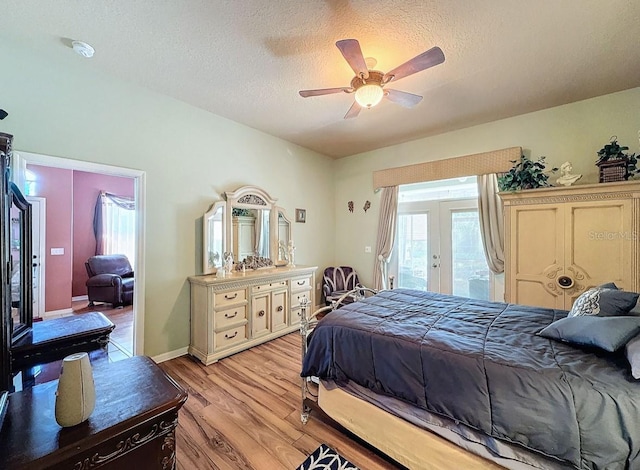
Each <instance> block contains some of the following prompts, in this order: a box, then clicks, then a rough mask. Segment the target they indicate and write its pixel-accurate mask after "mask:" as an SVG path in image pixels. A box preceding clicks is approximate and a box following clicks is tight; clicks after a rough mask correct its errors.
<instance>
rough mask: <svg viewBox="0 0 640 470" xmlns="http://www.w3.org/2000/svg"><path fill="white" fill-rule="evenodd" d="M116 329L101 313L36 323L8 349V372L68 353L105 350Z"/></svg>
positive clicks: (45, 361) (54, 359) (56, 358)
mask: <svg viewBox="0 0 640 470" xmlns="http://www.w3.org/2000/svg"><path fill="white" fill-rule="evenodd" d="M115 327H116V326H115V325H114V324H113V323H112V322H111V321H110V320H109V319H108V318H107V317H105V316H104V315H103V314H102V313H100V312H88V313H83V314H81V315H71V316H68V317H62V318H56V319H54V320H47V321H42V322H36V323H34V324H33V326H32V328H31V331H30V332H29V333H27V334H26V335H25V336H23V337H22V338H21V339H20V340H19V341H18V342H17V343H16V344H15V345H14V346H13V348H12V349H11V358H12V363H11V369H12V371H13V372H14V373H15V372H17V371H19V370H22V369H24V368H26V367H31V366H34V365H37V364H44V363H47V362H51V361H56V360H59V359H62V358H64V357H65V356H68V355H69V354H73V353H77V352H89V351H92V350H94V349H98V348H104V347H105V346H106V345H107V343H108V342H109V335H110V334H111V332H112V331H113V329H114V328H115Z"/></svg>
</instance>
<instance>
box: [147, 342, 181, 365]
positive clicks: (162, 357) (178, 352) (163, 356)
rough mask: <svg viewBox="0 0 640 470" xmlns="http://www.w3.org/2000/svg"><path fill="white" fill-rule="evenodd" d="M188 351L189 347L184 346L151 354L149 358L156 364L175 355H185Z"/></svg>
mask: <svg viewBox="0 0 640 470" xmlns="http://www.w3.org/2000/svg"><path fill="white" fill-rule="evenodd" d="M188 353H189V347H188V346H185V347H184V348H180V349H175V350H173V351H169V352H166V353H163V354H158V355H157V356H153V357H152V358H151V359H153V360H154V362H155V363H156V364H160V363H161V362H165V361H170V360H171V359H175V358H176V357H180V356H185V355H186V354H188Z"/></svg>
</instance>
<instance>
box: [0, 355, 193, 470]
mask: <svg viewBox="0 0 640 470" xmlns="http://www.w3.org/2000/svg"><path fill="white" fill-rule="evenodd" d="M94 380H95V386H96V407H95V410H94V411H93V413H92V414H91V416H90V417H89V419H88V420H87V421H85V422H84V423H81V424H79V425H77V426H74V427H71V428H61V427H60V426H59V425H58V424H57V423H56V420H55V391H56V388H57V381H53V382H48V383H45V384H41V385H36V386H35V387H32V388H29V389H26V390H24V391H22V392H17V393H12V394H11V395H9V405H8V407H7V412H6V416H5V419H4V424H3V426H2V432H1V433H0V456H2V457H1V460H2V461H1V462H0V466H1V467H2V468H6V469H29V470H37V469H53V468H56V469H65V468H68V469H77V470H83V469H89V468H104V469H123V468H134V469H137V470H142V469H172V468H175V461H176V460H175V455H176V454H175V452H176V439H175V428H176V426H177V423H178V411H179V410H180V408H181V407H182V405H183V404H184V402H185V401H186V400H187V392H186V391H185V390H184V389H183V388H182V387H181V386H180V385H178V384H177V383H176V382H175V381H174V380H173V379H171V378H170V377H169V376H168V375H166V374H165V373H164V372H163V371H162V370H161V369H160V368H159V367H158V366H157V365H156V364H155V363H154V362H153V361H152V360H151V359H149V358H147V357H143V356H136V357H132V358H129V359H125V360H123V361H118V362H113V363H105V364H101V365H100V366H96V367H94Z"/></svg>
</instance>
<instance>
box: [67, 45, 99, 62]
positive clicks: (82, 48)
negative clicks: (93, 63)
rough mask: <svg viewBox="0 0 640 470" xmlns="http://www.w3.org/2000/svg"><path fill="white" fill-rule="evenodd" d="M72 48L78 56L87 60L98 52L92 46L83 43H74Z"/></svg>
mask: <svg viewBox="0 0 640 470" xmlns="http://www.w3.org/2000/svg"><path fill="white" fill-rule="evenodd" d="M71 47H73V50H74V51H75V52H76V54H78V55H81V56H82V57H84V58H85V59H90V58H91V57H93V54H95V52H96V51H95V49H94V48H93V47H92V46H91V45H90V44H87V43H86V42H82V41H72V42H71Z"/></svg>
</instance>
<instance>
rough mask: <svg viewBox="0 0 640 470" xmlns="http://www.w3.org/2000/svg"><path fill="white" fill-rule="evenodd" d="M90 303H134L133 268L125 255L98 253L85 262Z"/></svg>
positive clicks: (116, 304) (115, 304)
mask: <svg viewBox="0 0 640 470" xmlns="http://www.w3.org/2000/svg"><path fill="white" fill-rule="evenodd" d="M85 266H86V268H87V274H88V275H89V279H88V280H87V294H88V296H89V305H91V306H93V303H94V302H106V303H110V304H113V306H114V307H119V306H121V305H128V304H131V303H133V285H134V277H133V269H132V268H131V264H130V263H129V260H128V259H127V257H126V256H125V255H96V256H92V257H91V258H89V259H88V260H87V262H86V263H85Z"/></svg>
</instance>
